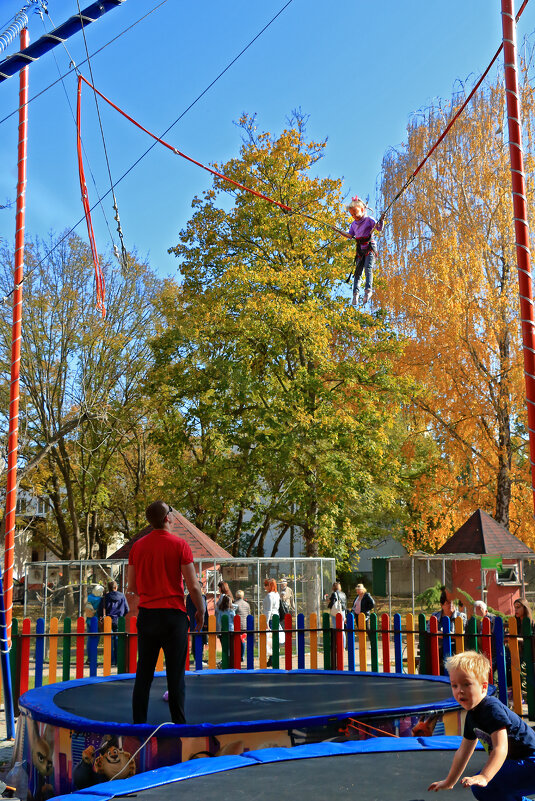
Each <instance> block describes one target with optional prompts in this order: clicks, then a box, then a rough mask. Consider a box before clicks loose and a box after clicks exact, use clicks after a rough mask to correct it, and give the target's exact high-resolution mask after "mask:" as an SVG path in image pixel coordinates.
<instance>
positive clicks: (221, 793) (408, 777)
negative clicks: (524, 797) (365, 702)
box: [61, 737, 487, 801]
mask: <svg viewBox="0 0 535 801" xmlns="http://www.w3.org/2000/svg"><path fill="white" fill-rule="evenodd" d="M460 739H461V738H460V737H430V738H417V739H408V738H401V739H394V738H390V737H387V738H384V737H380V738H377V739H375V740H365V741H362V742H348V743H318V744H316V745H304V746H299V747H297V748H292V749H290V750H288V749H282V748H273V749H266V750H264V751H249V752H248V753H246V754H243V755H242V756H234V757H219V758H218V759H215V760H214V759H211V760H210V759H201V760H195V761H194V762H188V763H182V764H181V765H174V766H173V767H168V768H161V769H160V770H156V771H153V772H151V773H150V774H143V775H141V776H134V777H132V778H131V779H126V780H117V781H113V782H106V783H105V784H100V785H98V786H97V787H93V788H91V789H88V790H85V792H84V793H83V795H82V794H78V793H74V794H72V795H68V796H61V799H62V801H67V799H69V801H109V800H110V801H111V799H119V798H125V797H126V796H127V795H129V794H132V796H131V797H135V798H136V801H175V799H177V798H180V801H199V799H202V800H203V801H220V799H222V798H231V799H232V801H250V799H251V798H254V799H255V801H272V800H273V798H277V801H309V799H310V798H311V797H313V798H321V799H326V798H333V799H336V801H355V799H356V798H362V799H366V801H388V799H391V798H395V799H396V801H416V799H423V798H425V797H426V796H427V788H428V786H429V785H430V784H431V782H433V781H436V780H437V779H441V778H444V777H445V776H446V775H447V773H448V770H449V768H450V765H451V761H452V759H453V753H454V751H455V750H456V749H457V747H458V745H459V742H460ZM486 760H487V754H486V752H485V751H484V750H483V749H482V748H481V746H479V747H478V750H476V752H475V753H474V755H473V757H472V759H471V760H470V765H469V773H470V774H471V773H478V772H479V771H480V770H481V768H482V766H483V764H484V763H485V762H486ZM312 788H313V789H312ZM467 795H471V794H470V793H469V791H467V790H466V789H465V788H463V787H461V786H460V785H457V786H456V787H455V788H454V789H453V790H449V791H448V793H447V796H448V799H451V801H457V800H458V801H461V799H464V800H465V801H466V798H467Z"/></svg>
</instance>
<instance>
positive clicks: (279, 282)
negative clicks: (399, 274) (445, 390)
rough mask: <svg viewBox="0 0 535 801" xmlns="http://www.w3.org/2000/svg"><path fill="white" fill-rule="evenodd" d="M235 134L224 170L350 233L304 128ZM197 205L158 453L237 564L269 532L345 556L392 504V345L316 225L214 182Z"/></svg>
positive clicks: (347, 253) (338, 245) (166, 356)
mask: <svg viewBox="0 0 535 801" xmlns="http://www.w3.org/2000/svg"><path fill="white" fill-rule="evenodd" d="M240 125H241V130H242V134H243V140H242V146H241V150H240V153H239V156H238V157H236V158H234V159H231V160H230V161H229V162H228V163H227V164H224V165H222V166H220V167H218V169H220V170H221V171H222V172H224V173H225V174H226V175H228V176H229V177H231V178H232V179H234V180H236V181H239V182H240V183H243V184H246V185H247V186H249V187H251V188H252V189H254V190H256V191H259V192H262V193H265V194H267V195H269V196H270V197H272V198H274V199H276V200H278V201H280V202H282V203H284V204H285V205H287V206H290V207H291V208H292V209H297V210H300V211H303V212H306V213H308V214H312V215H313V216H315V217H316V218H317V219H319V220H320V221H321V220H328V221H330V222H333V221H334V222H336V221H338V222H339V224H340V225H343V226H344V227H347V225H346V223H345V220H344V221H343V222H342V220H341V217H340V214H341V209H342V206H341V195H340V181H338V180H332V179H330V178H325V177H314V175H313V172H315V171H317V169H318V164H319V162H320V160H321V157H322V154H323V151H324V148H325V143H324V142H320V143H317V142H310V141H308V140H307V138H306V132H305V121H304V119H303V117H302V116H300V115H294V117H293V118H292V119H291V120H290V125H289V127H288V129H287V130H284V131H283V132H282V133H281V134H280V135H279V136H271V135H270V134H268V133H264V132H262V133H259V132H258V131H257V129H256V122H255V119H254V118H250V117H244V118H243V119H242V120H241V123H240ZM193 208H194V213H193V216H192V218H191V220H190V222H189V223H188V225H187V227H186V229H185V230H184V231H182V232H181V235H180V241H179V243H178V244H177V246H176V247H175V248H173V251H174V253H175V254H176V256H177V258H178V259H179V263H180V270H181V273H182V276H183V281H182V284H181V286H179V287H176V286H175V285H173V284H168V286H167V288H166V292H165V293H164V294H163V296H162V302H161V314H162V319H163V320H164V321H165V322H164V328H163V329H162V331H161V334H160V337H159V338H158V340H157V342H156V345H155V354H156V360H157V362H156V369H155V382H154V391H155V396H156V397H157V398H159V399H160V402H161V430H160V435H159V438H158V442H159V445H160V447H161V449H162V453H163V454H164V455H165V456H166V460H167V466H168V468H169V469H170V468H171V466H173V467H174V468H175V476H174V480H175V488H176V491H177V496H178V498H179V500H180V502H181V503H182V504H183V506H184V508H185V509H187V510H188V511H189V513H190V514H191V515H192V517H193V519H194V521H195V522H196V524H197V525H199V526H200V527H201V528H202V529H203V530H205V531H207V533H209V534H210V535H212V536H215V537H216V538H217V539H218V540H219V541H221V542H222V543H223V544H224V545H227V547H231V548H232V549H233V551H234V552H235V553H238V552H239V553H246V554H260V555H262V554H264V553H265V542H266V535H267V532H268V529H269V528H270V527H272V528H275V529H276V531H277V532H278V537H279V538H281V537H282V536H284V533H285V532H286V531H287V530H288V529H289V528H290V527H294V528H296V529H297V530H298V531H299V532H300V534H301V536H302V538H303V540H304V543H305V547H306V553H307V554H308V555H316V554H329V555H334V556H336V557H337V558H338V559H339V560H344V559H347V558H348V557H349V556H351V555H353V554H354V552H355V550H356V549H357V548H358V545H359V543H360V542H362V541H365V540H366V539H367V538H369V537H370V536H372V535H373V534H376V533H377V531H378V530H379V529H381V526H382V524H383V521H384V519H385V517H386V516H387V515H388V511H389V510H390V509H391V508H392V507H393V505H394V501H395V497H396V481H397V474H396V469H397V460H396V457H395V455H392V453H390V452H389V448H388V438H389V432H390V429H391V426H392V423H393V409H394V407H395V403H396V402H397V401H398V400H399V394H400V391H401V390H400V387H401V383H402V382H400V381H399V380H398V379H394V378H393V376H392V371H391V359H392V356H393V354H394V353H395V352H396V351H397V348H398V343H397V340H396V336H395V335H394V334H393V332H392V331H391V330H390V329H388V328H387V327H385V325H384V320H383V319H382V317H381V315H380V314H377V315H371V314H369V313H363V312H361V311H358V310H356V309H355V308H353V307H351V306H350V305H349V304H348V301H347V299H346V297H344V292H343V290H342V278H344V277H345V276H346V275H347V272H348V266H349V265H350V264H351V259H352V257H353V252H352V251H353V248H352V247H351V245H349V244H348V243H347V241H346V240H344V239H342V238H341V237H339V236H338V235H336V234H333V232H332V231H331V230H330V229H328V228H325V227H324V226H322V225H321V223H318V222H317V220H316V221H311V220H309V219H307V218H305V217H303V216H300V215H299V214H290V213H284V212H281V210H280V209H279V208H277V207H276V206H274V205H272V204H270V203H267V202H266V201H265V200H262V199H259V198H257V197H254V196H252V195H250V194H249V193H246V192H243V191H241V190H240V191H234V190H232V193H231V196H230V197H229V189H228V185H227V184H225V183H224V182H222V181H221V180H219V179H216V180H215V181H214V185H213V188H212V189H211V190H209V191H208V192H207V193H206V194H205V196H204V197H203V198H197V199H195V201H194V203H193ZM274 550H276V547H275V549H274Z"/></svg>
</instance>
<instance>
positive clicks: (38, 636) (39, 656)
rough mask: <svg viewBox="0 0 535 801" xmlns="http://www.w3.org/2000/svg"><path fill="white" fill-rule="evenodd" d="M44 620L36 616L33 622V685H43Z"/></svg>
mask: <svg viewBox="0 0 535 801" xmlns="http://www.w3.org/2000/svg"><path fill="white" fill-rule="evenodd" d="M44 634H45V621H44V619H43V618H42V617H39V618H37V621H36V623H35V686H36V687H42V686H43V663H44V661H45V637H44Z"/></svg>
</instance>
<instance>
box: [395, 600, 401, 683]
mask: <svg viewBox="0 0 535 801" xmlns="http://www.w3.org/2000/svg"><path fill="white" fill-rule="evenodd" d="M394 662H395V665H396V673H403V646H402V642H401V615H400V614H399V613H398V612H396V614H395V615H394Z"/></svg>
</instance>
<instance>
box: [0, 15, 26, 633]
mask: <svg viewBox="0 0 535 801" xmlns="http://www.w3.org/2000/svg"><path fill="white" fill-rule="evenodd" d="M28 41H29V36H28V29H27V28H24V29H23V30H22V31H21V34H20V43H21V47H26V46H27V44H28ZM27 140H28V68H27V67H25V68H24V69H23V70H21V73H20V76H19V141H18V165H17V210H16V222H15V264H14V277H13V283H14V290H13V317H12V326H11V381H10V388H9V434H8V453H7V486H6V518H5V540H4V577H3V583H4V592H5V595H4V608H5V615H6V627H7V631H6V638H7V640H8V641H9V639H10V636H11V616H12V612H13V562H14V552H15V514H16V510H17V460H18V436H19V385H20V343H21V328H22V281H23V277H24V222H25V216H26V157H27Z"/></svg>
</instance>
